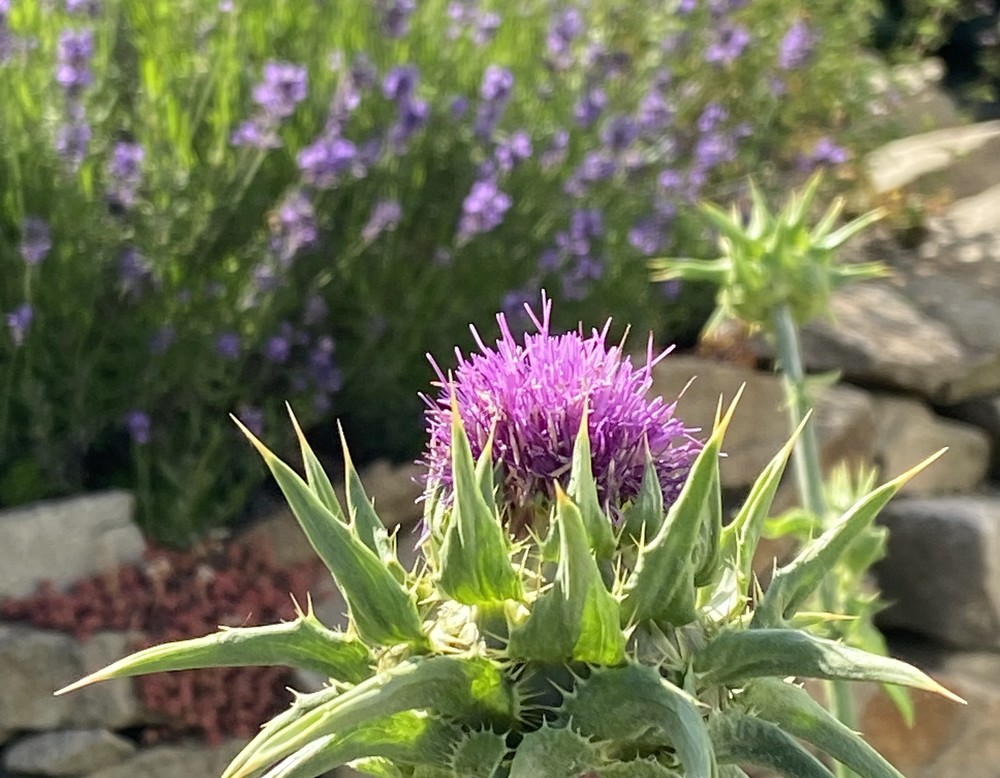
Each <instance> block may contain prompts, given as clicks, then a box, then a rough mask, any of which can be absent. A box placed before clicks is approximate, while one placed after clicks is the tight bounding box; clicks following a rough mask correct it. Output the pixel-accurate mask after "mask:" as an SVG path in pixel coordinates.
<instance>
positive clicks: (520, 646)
mask: <svg viewBox="0 0 1000 778" xmlns="http://www.w3.org/2000/svg"><path fill="white" fill-rule="evenodd" d="M555 488H556V525H555V526H556V528H557V529H558V534H559V564H558V566H557V568H556V574H555V580H554V581H553V582H552V585H551V586H550V587H549V589H547V590H546V591H545V592H543V593H542V594H541V595H540V596H539V598H538V599H537V600H536V601H535V603H534V605H533V607H532V609H531V615H530V616H529V617H528V619H527V621H525V622H524V623H523V624H522V625H520V626H518V627H515V628H513V629H512V630H511V635H510V642H509V644H508V646H507V652H508V654H510V655H511V656H515V657H524V658H527V659H534V660H538V661H541V662H562V661H568V660H576V661H580V662H594V663H596V664H603V665H616V664H619V663H620V662H622V660H623V659H624V658H625V643H626V639H625V633H624V632H622V629H621V626H620V622H621V616H620V614H619V607H618V601H617V599H615V597H614V595H612V594H611V593H610V592H609V591H608V590H607V589H606V588H605V586H604V582H603V580H602V579H601V573H600V570H599V569H598V567H597V562H596V561H595V560H594V557H593V556H591V552H590V547H589V545H588V542H587V541H588V538H587V531H586V529H585V528H584V525H583V519H582V517H581V515H580V510H579V509H578V508H577V507H576V505H574V504H573V502H572V501H571V500H570V499H569V497H567V496H566V494H565V493H564V492H563V491H562V489H561V488H560V487H559V485H558V484H556V487H555Z"/></svg>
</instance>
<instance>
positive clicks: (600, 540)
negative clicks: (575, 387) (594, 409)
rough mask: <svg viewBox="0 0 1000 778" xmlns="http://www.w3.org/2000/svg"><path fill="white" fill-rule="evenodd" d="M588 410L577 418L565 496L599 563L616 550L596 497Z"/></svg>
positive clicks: (607, 522) (609, 528)
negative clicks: (577, 514)
mask: <svg viewBox="0 0 1000 778" xmlns="http://www.w3.org/2000/svg"><path fill="white" fill-rule="evenodd" d="M589 417H590V408H589V406H587V405H584V407H583V415H582V416H581V417H580V429H579V431H578V432H577V435H576V441H575V442H574V444H573V465H572V469H571V470H570V475H569V485H568V486H567V488H566V493H567V494H568V495H569V496H570V497H572V498H573V502H575V503H576V504H577V506H578V507H579V509H580V515H581V516H582V518H583V526H584V527H585V528H586V531H587V542H588V543H589V544H590V547H591V548H592V549H593V550H594V554H595V555H596V556H597V558H598V559H610V558H611V557H612V556H613V555H614V553H615V548H616V545H617V544H616V542H615V534H614V532H613V531H612V529H611V522H610V521H608V517H607V514H606V513H605V511H604V508H603V507H601V501H600V499H598V497H597V482H596V481H595V480H594V472H593V468H592V465H591V453H590V435H589V434H588V432H587V420H588V419H589Z"/></svg>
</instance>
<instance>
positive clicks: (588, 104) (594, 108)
mask: <svg viewBox="0 0 1000 778" xmlns="http://www.w3.org/2000/svg"><path fill="white" fill-rule="evenodd" d="M607 104H608V95H607V93H605V91H604V90H603V89H601V87H599V86H596V87H590V88H589V89H587V90H586V91H585V92H584V94H583V96H582V97H581V98H580V99H579V100H578V101H577V103H576V105H575V106H573V118H574V119H575V120H576V123H577V124H578V125H580V126H581V127H591V126H592V125H593V124H594V123H595V122H596V121H597V120H598V119H599V118H600V117H601V113H603V111H604V108H605V107H606V106H607Z"/></svg>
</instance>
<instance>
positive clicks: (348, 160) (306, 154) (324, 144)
mask: <svg viewBox="0 0 1000 778" xmlns="http://www.w3.org/2000/svg"><path fill="white" fill-rule="evenodd" d="M357 160H358V149H357V146H355V145H354V144H353V143H351V141H349V140H346V139H344V138H337V137H321V138H319V140H317V141H316V142H315V143H313V144H312V145H310V146H306V147H305V148H304V149H302V151H300V152H299V155H298V158H297V162H298V165H299V170H301V171H302V177H303V178H304V179H305V181H306V182H307V183H310V184H313V185H314V186H317V187H319V188H320V189H327V188H329V187H332V186H333V185H334V184H336V183H337V181H338V180H339V179H340V178H342V177H343V176H344V175H346V174H353V175H359V174H361V173H362V170H361V169H360V165H359V164H358V161H357Z"/></svg>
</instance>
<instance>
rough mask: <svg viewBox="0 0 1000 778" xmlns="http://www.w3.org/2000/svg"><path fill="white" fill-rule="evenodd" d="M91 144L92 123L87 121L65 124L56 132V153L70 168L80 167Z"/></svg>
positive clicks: (74, 169)
mask: <svg viewBox="0 0 1000 778" xmlns="http://www.w3.org/2000/svg"><path fill="white" fill-rule="evenodd" d="M89 146H90V125H89V124H86V123H85V122H70V123H69V124H63V125H61V126H60V127H59V129H58V130H57V132H56V153H57V154H58V155H59V156H60V157H62V158H63V160H64V161H65V162H66V165H67V166H68V167H69V169H70V170H73V171H76V170H79V169H80V165H82V164H83V160H84V159H85V158H86V156H87V149H88V148H89Z"/></svg>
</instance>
